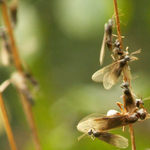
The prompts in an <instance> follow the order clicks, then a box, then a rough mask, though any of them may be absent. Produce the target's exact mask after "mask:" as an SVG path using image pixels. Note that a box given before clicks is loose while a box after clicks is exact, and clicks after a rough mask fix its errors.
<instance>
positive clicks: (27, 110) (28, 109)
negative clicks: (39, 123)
mask: <svg viewBox="0 0 150 150" xmlns="http://www.w3.org/2000/svg"><path fill="white" fill-rule="evenodd" d="M17 91H18V94H19V96H20V99H21V102H22V105H23V109H24V113H25V116H26V119H27V120H28V124H29V127H30V130H31V135H32V140H33V143H34V145H35V148H36V150H41V145H40V142H39V139H38V134H37V129H36V126H35V121H34V117H33V113H32V108H31V107H32V106H31V104H30V103H29V102H28V100H27V99H26V97H25V96H24V95H23V94H22V93H21V92H20V91H19V89H18V90H17Z"/></svg>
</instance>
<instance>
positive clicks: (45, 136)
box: [0, 0, 150, 150]
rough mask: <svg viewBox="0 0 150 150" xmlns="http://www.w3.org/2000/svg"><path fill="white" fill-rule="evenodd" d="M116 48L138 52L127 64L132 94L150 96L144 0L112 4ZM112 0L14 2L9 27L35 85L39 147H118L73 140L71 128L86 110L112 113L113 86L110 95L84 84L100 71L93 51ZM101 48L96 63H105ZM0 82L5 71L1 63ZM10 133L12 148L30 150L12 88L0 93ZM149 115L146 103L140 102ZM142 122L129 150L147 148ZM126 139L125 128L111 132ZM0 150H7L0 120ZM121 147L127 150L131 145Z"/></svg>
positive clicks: (149, 6) (117, 91)
mask: <svg viewBox="0 0 150 150" xmlns="http://www.w3.org/2000/svg"><path fill="white" fill-rule="evenodd" d="M118 7H119V8H120V9H121V13H123V14H124V16H120V20H121V31H122V35H124V36H125V39H123V46H124V48H126V46H128V47H129V52H133V51H135V50H138V49H140V48H141V49H142V53H141V54H139V55H138V57H139V60H138V61H135V62H133V63H131V64H130V67H131V71H132V76H133V77H136V76H137V75H139V77H138V78H135V79H134V80H133V81H132V87H133V89H134V93H135V94H139V95H143V97H144V98H145V97H148V96H150V89H149V88H150V78H149V77H150V69H149V66H150V57H149V55H150V50H149V49H150V45H149V35H150V18H149V14H150V1H140V0H136V1H135V0H118ZM113 13H114V11H113V1H112V0H107V1H106V0H93V1H92V0H20V1H19V10H18V25H17V27H16V29H15V37H16V41H17V45H18V47H19V49H20V52H19V53H20V56H21V57H22V59H23V60H24V61H25V62H26V63H27V64H28V65H29V66H30V68H31V70H32V73H33V75H34V76H35V77H36V79H37V80H38V82H39V84H40V90H39V92H38V93H37V95H36V98H35V99H36V105H35V106H34V107H33V112H34V116H35V120H36V123H37V128H38V132H39V137H40V141H41V144H42V148H43V150H78V149H79V150H90V149H101V150H107V149H108V150H109V149H111V150H118V148H116V147H113V146H111V145H108V144H106V143H104V142H102V141H99V140H97V139H96V140H95V141H93V140H92V139H90V138H83V139H82V140H80V141H78V140H77V138H78V136H80V135H81V134H82V133H80V132H79V131H77V129H76V125H77V124H78V122H79V121H80V120H81V119H82V118H83V117H85V116H87V115H89V114H91V113H100V114H106V113H107V111H108V110H109V109H116V110H119V108H118V106H117V105H116V102H118V101H119V102H122V99H121V98H120V96H121V95H122V89H121V88H120V84H121V82H120V83H118V84H116V85H115V86H113V87H112V88H111V89H110V90H105V89H104V88H103V86H102V84H101V83H100V84H98V83H94V82H93V81H92V80H91V76H92V74H93V73H94V72H95V71H97V70H98V69H100V66H99V51H100V47H101V43H102V38H103V32H104V24H105V23H106V22H107V21H108V19H110V18H111V17H112V15H113ZM111 61H112V60H111V59H110V53H109V51H108V50H107V49H106V55H105V59H104V66H105V65H108V64H110V63H111ZM0 69H1V70H0V72H1V73H0V83H2V82H3V81H4V80H6V79H7V78H8V77H9V75H10V72H11V71H12V70H11V69H8V68H6V67H3V66H1V68H0ZM4 99H5V103H6V106H7V109H8V112H9V116H10V120H11V126H12V130H13V133H14V136H15V140H16V143H17V146H18V149H19V150H34V146H33V143H32V140H31V137H30V131H29V128H28V125H27V122H26V120H25V116H24V113H23V110H22V106H21V104H20V101H19V99H18V97H17V94H16V91H15V89H14V87H13V86H10V87H9V88H8V89H7V90H6V91H5V92H4ZM145 107H146V109H147V110H148V111H149V112H150V101H145ZM149 124H150V120H146V121H144V122H142V123H141V122H138V123H136V124H135V125H134V129H135V139H136V146H137V150H146V149H148V148H150V142H149V141H150V127H149ZM112 132H113V133H115V134H120V135H122V136H124V137H126V138H128V139H129V141H130V134H129V130H128V127H127V128H126V131H125V132H122V128H120V129H116V130H113V131H112ZM0 150H10V148H9V143H8V140H7V135H6V133H5V130H4V127H3V122H2V119H0ZM126 150H131V144H130V142H129V147H128V148H127V149H126Z"/></svg>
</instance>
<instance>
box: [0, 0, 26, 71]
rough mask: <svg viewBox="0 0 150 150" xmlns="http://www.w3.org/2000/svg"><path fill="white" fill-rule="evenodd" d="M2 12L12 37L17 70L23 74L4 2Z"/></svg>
mask: <svg viewBox="0 0 150 150" xmlns="http://www.w3.org/2000/svg"><path fill="white" fill-rule="evenodd" d="M1 12H2V17H3V19H4V23H5V25H6V28H7V30H8V34H9V37H10V42H11V47H12V51H13V56H14V62H15V66H16V69H17V70H18V71H20V72H22V71H23V68H22V65H21V61H20V59H19V55H18V49H17V46H16V43H15V39H14V35H13V29H12V25H11V23H10V19H9V16H8V10H7V5H6V3H5V1H4V0H3V2H2V4H1Z"/></svg>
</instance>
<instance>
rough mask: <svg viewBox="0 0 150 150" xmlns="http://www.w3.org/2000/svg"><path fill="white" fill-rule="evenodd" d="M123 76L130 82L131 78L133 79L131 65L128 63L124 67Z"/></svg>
mask: <svg viewBox="0 0 150 150" xmlns="http://www.w3.org/2000/svg"><path fill="white" fill-rule="evenodd" d="M123 76H124V77H125V78H126V80H127V81H128V82H130V81H131V79H132V75H131V72H130V67H129V66H128V65H125V66H124V68H123Z"/></svg>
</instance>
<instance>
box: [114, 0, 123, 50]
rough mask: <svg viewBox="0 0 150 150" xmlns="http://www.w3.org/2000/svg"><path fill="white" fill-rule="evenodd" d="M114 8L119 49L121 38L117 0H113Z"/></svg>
mask: <svg viewBox="0 0 150 150" xmlns="http://www.w3.org/2000/svg"><path fill="white" fill-rule="evenodd" d="M114 8H115V17H116V25H117V34H118V40H119V42H120V46H121V49H123V44H122V38H121V29H120V22H119V14H118V6H117V0H114Z"/></svg>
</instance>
